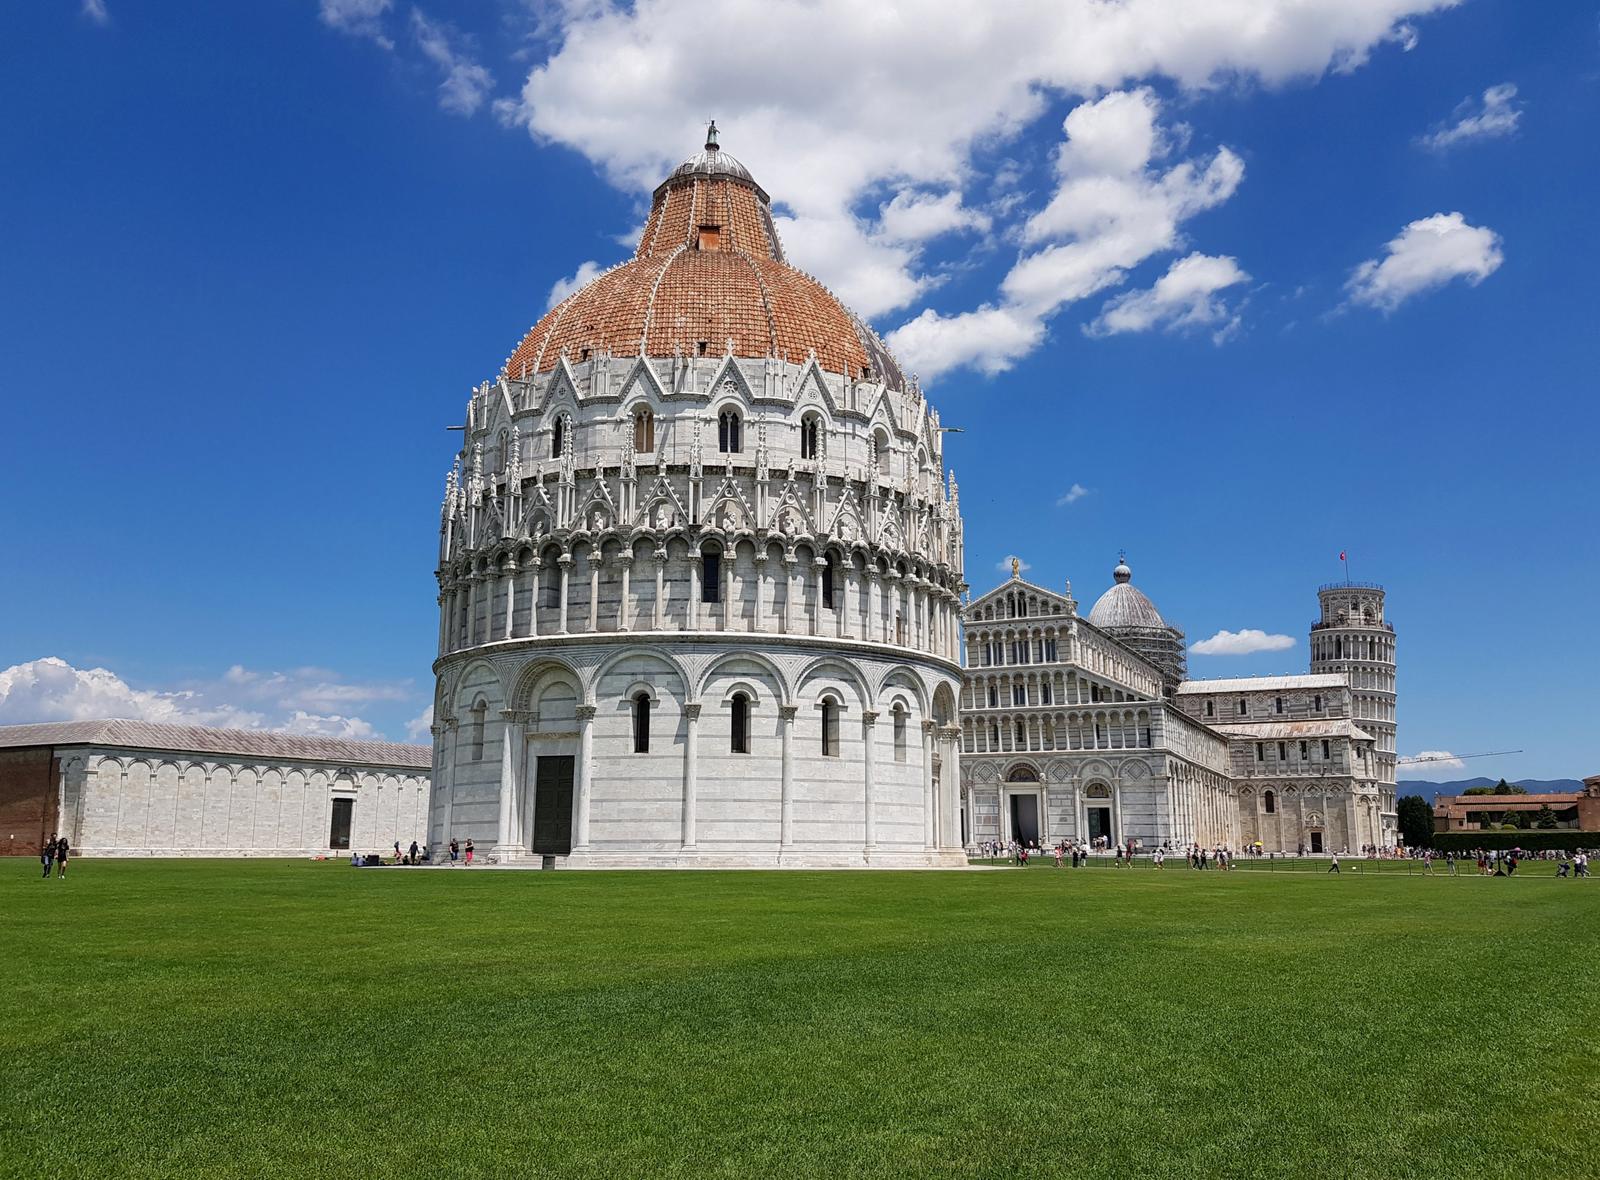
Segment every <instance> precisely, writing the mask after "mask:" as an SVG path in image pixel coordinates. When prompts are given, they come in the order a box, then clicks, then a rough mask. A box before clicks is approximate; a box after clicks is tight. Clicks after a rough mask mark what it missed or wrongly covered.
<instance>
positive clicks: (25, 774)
mask: <svg viewBox="0 0 1600 1180" xmlns="http://www.w3.org/2000/svg"><path fill="white" fill-rule="evenodd" d="M56 776H57V771H56V759H55V750H53V749H51V748H50V747H49V746H36V747H33V748H30V749H22V750H0V855H4V854H6V853H10V852H14V853H17V854H18V855H22V854H27V855H29V856H38V855H39V847H40V845H42V844H43V843H44V841H45V837H47V836H49V835H50V834H51V833H52V832H54V831H55V830H56V803H57V799H56V781H57V780H56Z"/></svg>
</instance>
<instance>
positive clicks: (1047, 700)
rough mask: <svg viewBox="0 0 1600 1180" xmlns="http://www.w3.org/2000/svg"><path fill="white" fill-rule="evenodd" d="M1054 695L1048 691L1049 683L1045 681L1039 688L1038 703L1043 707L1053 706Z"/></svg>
mask: <svg viewBox="0 0 1600 1180" xmlns="http://www.w3.org/2000/svg"><path fill="white" fill-rule="evenodd" d="M1053 698H1054V694H1053V693H1052V692H1051V691H1050V682H1049V681H1048V680H1046V681H1045V682H1044V683H1043V684H1041V685H1040V686H1039V703H1040V704H1043V705H1051V704H1054V703H1055V701H1054V699H1053Z"/></svg>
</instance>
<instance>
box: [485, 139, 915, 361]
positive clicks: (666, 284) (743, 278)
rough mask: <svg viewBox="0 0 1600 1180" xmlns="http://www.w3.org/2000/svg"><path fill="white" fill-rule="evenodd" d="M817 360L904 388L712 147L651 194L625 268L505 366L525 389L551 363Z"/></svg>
mask: <svg viewBox="0 0 1600 1180" xmlns="http://www.w3.org/2000/svg"><path fill="white" fill-rule="evenodd" d="M597 350H605V351H609V352H611V353H613V354H614V355H618V356H637V355H640V354H643V355H647V356H660V357H665V356H675V355H676V356H708V355H709V356H722V355H724V354H726V353H728V352H729V351H730V350H731V355H733V356H740V357H767V356H776V357H780V358H783V359H784V360H787V361H794V362H799V361H803V360H805V359H806V357H807V356H808V355H811V354H815V356H816V358H817V362H818V364H820V365H821V366H822V368H823V369H825V370H827V371H828V372H829V373H843V374H847V375H848V376H849V377H850V379H852V380H862V379H869V378H870V379H874V380H882V381H884V382H885V383H886V384H888V385H889V386H890V387H891V388H894V389H903V388H904V387H905V378H904V376H903V375H902V373H901V371H900V366H899V365H898V364H896V363H895V360H894V357H893V356H891V355H890V353H889V350H888V349H887V348H885V347H884V345H883V343H882V342H881V341H880V340H879V339H878V337H877V335H876V334H875V333H874V332H873V331H872V329H870V328H868V327H867V326H866V325H865V324H863V323H862V322H861V321H860V320H859V319H857V318H856V317H855V316H853V315H852V314H851V313H850V312H849V311H847V310H846V309H845V307H844V305H843V304H841V303H840V302H839V301H838V300H837V299H835V298H834V296H833V295H832V293H830V292H829V291H828V290H827V288H825V287H824V286H822V284H821V283H819V282H817V281H816V280H815V279H814V278H812V277H811V276H810V275H807V274H803V273H801V272H800V271H798V270H795V269H794V268H793V267H791V266H789V265H788V263H787V262H786V261H785V260H784V255H783V246H782V245H781V244H780V243H779V241H778V229H777V226H776V224H775V223H774V222H773V220H772V208H771V204H770V202H769V200H768V198H767V194H766V191H765V190H764V189H762V188H761V186H760V185H758V184H756V182H755V179H754V178H753V177H752V176H751V175H750V171H749V169H747V168H746V167H745V166H744V165H743V164H741V163H739V161H738V160H735V159H734V158H733V157H731V156H729V155H728V154H727V153H726V152H724V151H722V150H721V149H720V148H719V147H718V145H717V140H716V135H715V129H714V127H713V131H712V134H710V135H709V136H708V137H707V140H706V146H705V150H703V151H701V152H699V153H697V154H695V155H693V156H690V157H689V159H687V160H685V161H684V162H683V163H682V164H680V165H679V166H678V168H677V169H676V170H674V171H673V173H672V174H671V175H670V176H669V177H668V178H667V179H666V180H665V181H664V182H662V184H661V186H660V187H659V188H657V189H656V191H655V194H654V197H653V200H652V205H651V209H650V217H649V220H648V221H646V223H645V227H644V232H643V233H642V234H641V235H640V237H639V245H638V248H637V249H636V250H635V251H634V255H633V258H632V259H631V260H630V261H628V262H625V263H622V264H621V265H620V266H616V267H613V268H612V269H611V270H609V271H607V272H606V273H605V274H603V275H601V276H600V277H599V278H597V279H595V280H594V281H593V282H591V283H589V284H588V285H587V286H585V287H583V288H582V289H580V290H578V291H576V292H574V293H573V294H572V295H570V296H568V297H567V298H566V299H565V300H563V301H562V302H561V303H559V304H557V305H556V306H555V307H553V308H551V309H550V311H549V312H548V313H546V315H545V316H544V318H543V319H541V320H540V321H539V322H538V323H537V324H535V325H534V326H533V327H532V328H530V329H529V330H528V333H527V335H526V336H525V337H523V339H522V342H521V343H520V344H519V345H518V346H517V350H516V351H515V352H513V353H512V354H511V358H510V359H509V360H508V361H507V362H506V374H507V375H508V376H514V377H518V378H522V377H524V376H526V375H530V374H538V373H544V372H548V371H549V370H551V369H553V368H555V366H556V363H557V362H558V361H559V359H560V358H561V357H562V356H563V355H566V356H568V357H571V358H577V357H580V356H588V355H592V354H593V353H594V352H595V351H597Z"/></svg>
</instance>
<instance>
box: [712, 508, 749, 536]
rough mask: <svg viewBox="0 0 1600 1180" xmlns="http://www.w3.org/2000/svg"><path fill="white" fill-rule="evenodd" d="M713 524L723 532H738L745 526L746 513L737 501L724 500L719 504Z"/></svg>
mask: <svg viewBox="0 0 1600 1180" xmlns="http://www.w3.org/2000/svg"><path fill="white" fill-rule="evenodd" d="M712 524H714V525H715V526H716V527H717V528H719V529H721V530H722V531H723V532H730V533H731V532H736V531H738V530H739V529H742V528H744V513H743V512H742V511H740V509H739V505H738V504H737V503H736V502H735V501H733V500H724V501H723V502H722V503H721V504H719V505H717V511H716V514H715V515H714V516H713V518H712Z"/></svg>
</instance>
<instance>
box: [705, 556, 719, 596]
mask: <svg viewBox="0 0 1600 1180" xmlns="http://www.w3.org/2000/svg"><path fill="white" fill-rule="evenodd" d="M721 587H722V554H720V553H702V554H701V555H700V601H701V602H721V601H722V589H721Z"/></svg>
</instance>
